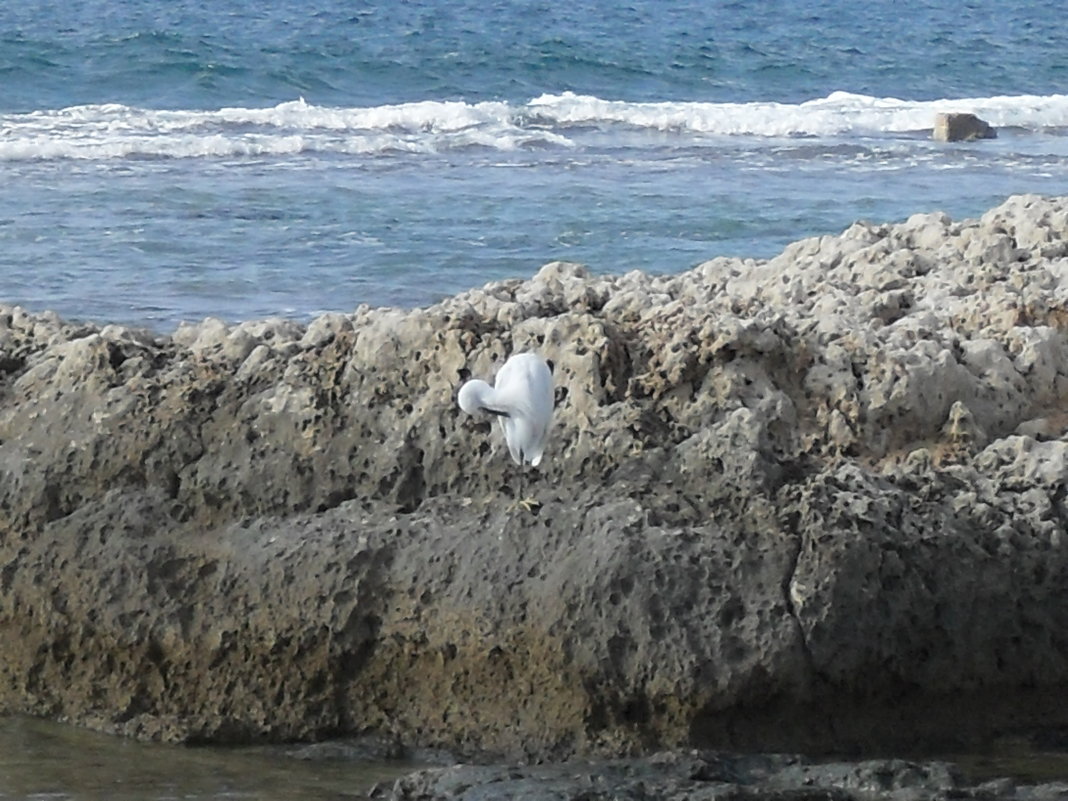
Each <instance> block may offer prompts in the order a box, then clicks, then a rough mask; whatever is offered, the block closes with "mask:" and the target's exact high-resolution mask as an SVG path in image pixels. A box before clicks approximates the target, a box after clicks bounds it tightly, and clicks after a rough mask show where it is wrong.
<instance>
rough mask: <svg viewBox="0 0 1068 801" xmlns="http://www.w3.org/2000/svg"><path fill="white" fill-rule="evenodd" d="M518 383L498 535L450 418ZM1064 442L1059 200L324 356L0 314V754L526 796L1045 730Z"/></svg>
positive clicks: (1061, 576) (917, 219)
mask: <svg viewBox="0 0 1068 801" xmlns="http://www.w3.org/2000/svg"><path fill="white" fill-rule="evenodd" d="M530 348H536V349H538V350H540V351H541V352H542V353H543V354H544V355H545V356H546V357H547V358H548V359H550V360H552V362H553V363H554V365H555V377H556V383H557V420H556V424H555V428H554V431H553V437H552V441H551V443H550V447H549V450H548V452H547V454H546V458H545V461H544V462H543V463H542V465H541V467H540V470H539V472H538V478H537V481H536V484H535V491H536V493H537V495H538V497H539V499H540V500H541V501H542V503H543V506H542V508H541V510H540V511H539V512H538V513H537V514H520V513H517V512H516V510H514V509H513V508H512V507H511V503H510V495H509V493H510V487H511V481H512V476H513V474H512V472H511V468H510V466H509V465H510V462H509V461H508V459H507V456H506V454H505V452H504V448H503V444H502V443H501V442H499V441H498V439H497V437H496V432H495V431H494V430H492V429H491V428H490V426H489V425H488V424H480V423H476V422H473V421H472V420H471V419H470V418H467V417H466V416H465V415H462V414H461V413H460V412H459V410H458V409H457V408H456V404H455V393H456V391H457V389H458V387H459V385H460V383H462V381H463V380H464V379H465V378H467V377H468V376H470V375H491V374H492V373H493V372H494V370H495V367H496V366H498V365H499V364H500V363H501V362H502V361H503V359H504V358H505V357H506V356H507V355H508V354H510V353H511V352H513V351H516V350H521V349H530ZM1066 428H1068V198H1039V197H1034V196H1020V197H1014V198H1010V199H1009V200H1008V201H1006V202H1005V203H1004V204H1002V205H1001V206H998V207H996V208H994V209H992V210H991V211H989V212H988V213H986V214H985V215H983V216H982V218H980V219H978V220H966V221H960V222H954V221H952V220H950V219H949V218H948V217H946V216H945V215H942V214H937V213H936V214H925V215H916V216H914V217H912V218H910V219H909V220H907V221H906V222H903V223H900V224H896V225H873V224H867V223H857V224H855V225H853V226H852V227H850V228H849V229H848V230H847V231H845V232H844V233H843V234H842V235H841V236H834V237H830V236H828V237H820V238H815V239H809V240H804V241H801V242H797V243H795V244H793V245H791V246H790V247H788V248H787V249H786V250H785V251H784V252H783V253H782V254H781V255H780V256H778V257H776V258H774V259H771V260H770V261H766V262H760V261H754V260H742V259H724V258H719V259H714V260H713V261H710V262H708V263H706V264H703V265H701V266H699V267H697V268H695V269H693V270H691V271H688V272H686V273H682V274H680V275H674V276H648V275H644V274H640V273H630V274H627V275H625V276H598V275H591V274H589V273H588V272H587V271H586V270H585V269H584V268H582V267H579V266H577V265H571V264H565V263H552V264H549V265H546V266H545V267H544V268H543V269H542V270H541V271H540V272H539V273H538V274H537V275H536V276H535V277H534V278H533V279H531V280H530V281H526V282H522V281H509V282H502V283H498V284H492V285H489V286H487V287H485V288H483V289H480V290H474V291H471V292H467V293H465V294H463V295H459V296H457V297H454V298H451V299H448V300H445V301H443V302H441V303H439V304H437V305H435V306H432V307H429V308H426V309H419V310H397V309H369V308H361V309H359V310H357V311H356V312H355V313H354V314H351V315H343V314H328V315H324V316H322V317H320V318H318V319H316V320H315V321H314V322H312V323H311V324H310V325H308V326H299V325H296V324H294V323H290V322H286V321H280V320H267V321H255V322H249V323H244V324H241V325H237V326H227V325H224V324H223V323H221V322H218V321H205V322H204V323H202V324H198V325H192V326H182V327H180V328H179V329H178V330H177V331H176V332H175V333H174V334H173V336H159V335H155V334H152V333H150V332H145V331H137V330H131V329H127V328H123V327H120V326H115V325H105V326H98V325H93V324H81V323H72V322H68V321H64V320H61V319H59V318H58V317H56V316H55V315H53V314H50V313H44V314H30V313H27V312H25V311H23V310H22V309H19V308H13V307H0V465H2V470H3V476H4V480H3V484H2V486H0V632H2V633H3V637H2V640H3V642H4V648H3V649H2V650H0V713H27V714H33V715H40V716H48V717H53V718H58V719H63V720H68V721H72V722H74V723H77V724H80V725H86V726H91V727H94V728H99V729H103V730H107V731H113V732H117V733H122V734H126V735H132V736H137V737H145V738H152V739H162V740H167V741H176V742H257V741H276V742H281V741H289V740H316V739H322V738H325V737H332V736H340V735H348V734H359V733H367V732H374V733H377V734H379V735H382V736H388V737H391V738H395V739H396V740H397V741H399V742H403V743H405V744H407V745H410V746H413V747H415V746H420V747H422V746H428V747H441V748H448V749H450V750H453V751H455V752H456V753H458V754H482V755H485V754H495V755H499V756H500V757H501V758H509V759H524V760H562V759H567V758H573V757H591V756H597V755H600V756H619V755H624V754H637V753H649V752H652V751H656V750H660V749H664V748H678V747H702V748H706V747H713V748H732V749H745V750H755V751H769V750H788V751H804V752H810V753H811V752H826V751H836V752H856V753H861V752H863V753H877V752H883V753H886V752H892V751H894V750H895V749H900V748H901V747H903V746H907V747H909V748H910V749H916V748H919V747H923V746H924V745H927V744H929V745H931V747H940V748H945V747H964V748H967V747H970V746H974V745H977V744H981V743H984V742H987V741H988V740H989V739H990V738H991V737H993V736H995V735H998V734H1002V733H1005V732H1012V731H1017V730H1034V729H1036V728H1057V727H1065V726H1068V702H1066V701H1065V700H1064V699H1065V698H1068V695H1066V691H1068V594H1066V593H1065V592H1064V587H1065V586H1068V550H1066V549H1068V543H1066V542H1065V538H1066V536H1068V501H1066V497H1068V436H1066ZM709 797H719V796H709ZM739 797H747V796H739ZM790 797H794V796H790ZM797 797H800V796H797ZM806 797H807V796H806ZM821 797H835V796H821Z"/></svg>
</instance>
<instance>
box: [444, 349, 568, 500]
mask: <svg viewBox="0 0 1068 801" xmlns="http://www.w3.org/2000/svg"><path fill="white" fill-rule="evenodd" d="M457 401H458V402H459V404H460V408H461V409H463V410H464V411H465V412H467V413H468V414H476V413H478V412H484V413H486V414H492V415H495V416H496V417H497V422H498V423H500V424H501V430H502V431H503V432H504V439H505V442H507V443H508V452H509V453H511V454H512V460H513V461H514V462H515V463H516V464H517V465H519V492H518V493H517V495H516V499H517V500H518V501H519V503H520V504H521V505H522V506H525V507H526V508H527V509H530V508H531V507H532V506H535V505H536V502H535V501H533V500H528V499H524V498H523V471H524V469H525V468H526V465H527V464H528V463H529V464H531V465H533V466H534V467H537V466H538V464H539V463H540V462H541V457H542V454H544V453H545V441H546V439H547V438H548V435H549V423H550V422H551V421H552V417H553V375H552V372H550V370H549V365H548V364H546V363H545V360H544V359H543V358H542V357H541V356H539V355H538V354H536V353H517V354H515V355H514V356H512V357H511V358H510V359H508V361H506V362H505V363H504V366H503V367H502V368H501V369H500V371H499V372H498V373H497V379H496V381H495V384H494V386H492V387H491V386H490V385H489V384H487V383H486V382H485V381H483V380H481V379H478V378H475V379H472V380H471V381H468V382H467V383H466V384H464V385H463V386H462V387H460V394H459V395H458V396H457Z"/></svg>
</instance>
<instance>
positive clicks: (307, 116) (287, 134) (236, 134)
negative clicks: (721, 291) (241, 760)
mask: <svg viewBox="0 0 1068 801" xmlns="http://www.w3.org/2000/svg"><path fill="white" fill-rule="evenodd" d="M939 111H971V112H973V113H976V114H978V115H979V116H980V117H983V118H984V119H986V120H988V121H989V122H990V123H991V124H993V125H994V126H995V127H1013V128H1017V129H1022V130H1028V129H1030V130H1059V131H1061V132H1062V133H1063V131H1064V130H1065V129H1068V95H1048V96H1015V97H986V98H963V99H947V100H934V101H908V100H899V99H895V98H877V97H869V96H866V95H857V94H849V93H846V92H835V93H833V94H831V95H829V96H827V97H824V98H818V99H815V100H810V101H807V102H804V103H796V104H788V103H770V102H755V103H693V102H663V103H630V102H624V101H617V100H603V99H601V98H597V97H590V96H584V95H576V94H571V93H564V94H557V95H542V96H540V97H537V98H535V99H533V100H531V101H530V102H529V103H526V104H508V103H502V102H486V103H464V102H460V101H450V102H437V101H424V102H418V103H404V104H397V105H385V106H376V107H370V108H328V107H322V106H315V105H312V104H309V103H306V102H305V101H304V100H297V101H292V102H287V103H281V104H279V105H277V106H273V107H270V108H223V109H218V110H212V111H197V110H152V109H140V108H132V107H129V106H122V105H116V104H105V105H87V106H75V107H71V108H65V109H60V110H51V111H36V112H31V113H26V114H7V115H0V160H25V159H41V160H50V159H90V160H106V159H122V158H129V157H157V158H207V157H237V156H271V155H276V156H286V155H292V154H296V153H336V154H343V155H349V156H373V155H375V154H389V153H394V154H396V153H442V152H448V151H451V150H459V149H468V148H482V149H488V150H498V151H510V150H517V149H524V148H527V149H529V148H546V147H547V148H582V147H588V146H594V147H596V146H625V147H638V148H640V147H648V146H654V147H655V146H662V145H663V144H664V143H663V142H662V141H657V142H652V143H651V142H650V141H649V140H643V139H641V137H640V136H639V137H637V138H636V137H635V133H637V134H641V133H642V132H655V133H659V134H666V135H669V136H671V137H673V138H672V140H671V142H670V146H672V147H680V146H681V147H685V146H688V145H699V146H710V145H714V141H713V140H714V139H715V138H716V137H723V136H734V137H737V136H748V137H756V138H780V137H798V136H804V137H814V138H823V137H835V138H850V137H871V136H875V137H879V136H884V137H885V136H894V135H900V134H905V133H913V132H919V131H923V130H926V129H930V127H931V125H932V122H933V119H934V114H935V113H937V112H939Z"/></svg>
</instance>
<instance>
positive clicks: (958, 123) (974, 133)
mask: <svg viewBox="0 0 1068 801" xmlns="http://www.w3.org/2000/svg"><path fill="white" fill-rule="evenodd" d="M931 136H932V138H933V139H937V140H938V141H940V142H970V141H972V140H973V139H997V138H998V132H997V131H996V130H995V129H994V128H993V126H991V125H990V123H988V122H987V121H986V120H982V119H979V117H977V116H975V115H974V114H968V113H966V112H948V113H941V114H936V115H935V124H934V130H933V131H932V133H931Z"/></svg>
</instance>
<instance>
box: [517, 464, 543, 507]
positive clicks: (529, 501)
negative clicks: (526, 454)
mask: <svg viewBox="0 0 1068 801" xmlns="http://www.w3.org/2000/svg"><path fill="white" fill-rule="evenodd" d="M526 470H527V463H526V460H524V461H523V462H522V463H521V464H520V465H519V492H517V493H516V496H515V497H516V506H521V507H522V508H524V509H526V510H527V511H528V512H533V511H534V510H535V509H538V508H540V507H541V503H540V502H539V501H538V500H537V499H536V498H524V497H523V477H524V474H525V473H526Z"/></svg>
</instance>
